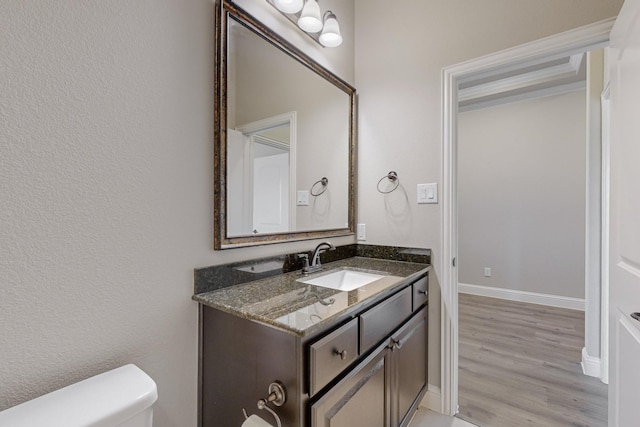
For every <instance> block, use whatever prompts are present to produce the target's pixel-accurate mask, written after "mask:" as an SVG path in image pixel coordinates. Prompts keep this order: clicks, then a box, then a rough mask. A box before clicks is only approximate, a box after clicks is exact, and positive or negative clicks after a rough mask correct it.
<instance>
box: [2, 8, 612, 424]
mask: <svg viewBox="0 0 640 427" xmlns="http://www.w3.org/2000/svg"><path fill="white" fill-rule="evenodd" d="M238 3H240V4H241V5H242V6H243V7H245V8H247V9H249V10H250V11H252V12H253V13H254V14H255V15H256V16H257V17H258V18H259V19H261V20H263V21H264V22H265V23H266V24H267V25H269V26H271V27H272V28H274V30H275V31H278V32H280V33H282V34H283V35H285V37H287V38H288V39H289V40H290V41H291V42H292V43H294V44H295V45H297V46H298V47H300V48H302V49H304V50H305V51H306V52H307V53H308V54H310V55H311V56H312V57H314V58H315V59H317V60H319V61H320V62H321V63H322V64H323V65H325V66H327V67H328V68H330V69H331V70H333V71H334V72H336V73H337V74H338V75H339V76H341V77H342V78H344V79H345V80H347V81H349V82H351V83H355V85H356V87H357V88H358V90H359V93H360V102H359V104H360V113H359V122H360V136H359V143H360V151H359V160H360V168H359V193H360V194H359V197H358V203H359V220H360V221H361V222H366V223H368V226H369V228H368V241H367V243H372V244H401V245H415V246H426V247H431V248H433V249H434V251H435V252H434V253H435V258H434V259H435V262H436V265H438V263H439V262H440V260H439V258H438V256H439V253H440V246H441V244H440V237H439V236H440V216H439V207H438V206H434V205H420V206H417V205H414V204H412V203H411V204H407V205H395V204H393V205H390V206H394V207H399V208H400V209H401V212H402V213H403V215H402V216H401V217H400V220H398V217H397V216H393V215H392V212H389V211H387V210H385V203H384V198H382V197H381V196H380V195H379V194H378V193H377V192H376V191H375V183H376V182H377V180H378V179H379V178H380V177H381V176H382V175H384V174H386V173H387V172H388V171H389V170H390V169H395V170H397V171H398V172H399V174H400V179H401V182H402V183H403V186H404V188H406V190H407V192H408V195H409V196H410V197H409V199H410V200H413V199H414V198H415V192H414V191H415V190H414V188H415V184H416V183H418V182H429V181H437V180H438V179H439V177H440V163H441V155H440V70H441V68H442V67H444V66H447V65H451V64H454V63H457V62H460V61H462V60H466V59H470V58H474V57H477V56H479V55H483V54H486V53H490V52H493V51H496V50H500V49H504V48H506V47H510V46H514V45H517V44H520V43H523V42H526V41H530V40H534V39H537V38H540V37H543V36H546V35H550V34H554V33H557V32H559V31H562V30H566V29H569V28H573V27H577V26H580V25H583V24H586V23H589V22H594V21H597V20H600V19H603V18H607V17H610V16H614V15H615V14H616V13H617V11H618V9H619V7H620V5H621V4H622V0H612V1H607V2H602V1H599V0H566V1H563V2H558V1H556V0H543V1H537V2H524V3H523V2H512V1H509V0H493V1H490V2H468V1H460V0H456V1H439V2H424V1H406V0H405V1H402V2H394V3H393V4H390V3H389V2H388V1H383V0H355V3H356V5H355V7H356V12H355V13H354V10H353V3H352V2H351V1H338V0H326V1H325V0H323V3H322V4H323V7H324V6H325V5H326V7H330V8H331V9H333V10H334V12H336V14H337V15H338V17H339V18H340V21H341V24H342V31H343V33H344V38H345V44H344V45H343V46H341V47H340V48H338V49H322V48H319V47H317V46H316V45H314V44H313V42H312V41H310V39H308V37H307V36H305V35H303V34H301V33H300V32H299V31H297V30H296V29H295V27H293V26H292V25H291V24H290V23H289V22H288V21H286V20H284V18H282V17H281V16H280V15H279V14H277V13H276V12H275V11H273V10H272V9H271V7H270V6H268V4H267V3H266V2H264V1H255V0H242V1H240V0H239V1H238ZM355 15H357V16H358V18H357V21H356V27H355V29H354V26H353V25H352V24H351V22H352V21H353V18H354V16H355ZM213 16H214V11H213V5H212V2H211V1H209V0H181V1H178V0H157V1H153V2H151V1H143V0H131V1H119V2H97V1H94V2H83V3H81V4H80V3H79V2H76V1H71V0H60V1H56V2H40V1H34V0H28V1H17V0H14V1H4V2H1V3H0V40H2V43H0V93H2V96H1V97H0V200H1V201H2V203H0V242H2V244H1V245H0V278H1V279H0V280H1V283H0V324H1V325H2V327H1V328H0V348H2V358H1V359H0V383H1V384H2V387H1V388H0V409H3V408H6V407H9V406H12V405H14V404H17V403H20V402H22V401H24V400H27V399H30V398H33V397H35V396H37V395H40V394H42V393H45V392H48V391H51V390H53V389H55V388H58V387H61V386H64V385H67V384H69V383H71V382H73V381H76V380H79V379H82V378H85V377H87V376H89V375H93V374H96V373H98V372H101V371H103V370H105V369H108V368H112V367H115V366H118V365H120V364H124V363H128V362H134V363H137V364H138V365H139V366H140V367H141V368H143V369H144V370H145V371H147V372H148V373H149V374H150V375H151V376H152V377H153V378H154V379H155V380H156V381H157V382H158V386H159V391H160V398H159V401H158V404H157V407H156V414H155V425H156V426H157V427H164V426H166V427H173V426H195V420H196V375H197V306H196V304H195V303H193V302H191V301H190V296H191V293H192V286H193V268H194V267H203V266H208V265H214V264H222V263H225V262H231V261H236V260H241V259H250V258H254V257H259V256H266V255H269V254H275V253H286V252H294V251H297V250H303V249H308V248H311V247H312V246H313V244H314V242H298V243H292V244H282V245H273V246H264V247H257V248H251V249H238V250H229V251H222V252H214V251H213V250H212V247H213V237H212V236H213V221H212V217H213V196H212V195H213V170H212V166H211V165H212V163H213V160H212V159H213V130H212V126H213V120H212V117H213V111H214V103H213V90H212V86H213V80H212V76H213V52H214V46H213V28H214V25H213ZM354 37H355V39H356V47H355V48H354V46H353V45H352V44H350V42H349V41H350V40H354ZM355 52H357V54H356V53H355ZM354 58H355V66H354ZM355 70H357V72H356V71H355ZM396 194H401V193H396ZM402 209H404V211H402ZM352 241H353V239H352V238H342V239H334V243H336V244H344V243H348V242H352ZM433 277H434V279H435V282H434V283H435V287H433V288H432V289H433V292H432V293H431V299H432V304H431V305H432V307H434V310H433V311H432V313H431V318H430V321H431V325H430V328H431V329H430V333H431V338H430V346H431V349H432V352H431V355H432V357H430V361H429V363H430V378H431V382H432V383H433V384H436V385H438V384H439V372H440V369H439V351H438V347H439V346H438V343H439V338H438V336H439V334H438V331H439V326H438V320H439V312H438V310H437V309H438V302H437V295H438V294H437V271H436V274H435V275H434V276H433Z"/></svg>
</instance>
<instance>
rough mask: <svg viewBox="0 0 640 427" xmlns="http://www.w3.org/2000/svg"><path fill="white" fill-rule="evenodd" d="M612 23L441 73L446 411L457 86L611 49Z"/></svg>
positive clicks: (451, 381)
mask: <svg viewBox="0 0 640 427" xmlns="http://www.w3.org/2000/svg"><path fill="white" fill-rule="evenodd" d="M612 24H613V20H607V21H602V22H599V23H596V24H593V25H589V26H586V27H582V28H578V29H576V30H572V31H569V32H566V33H562V34H559V35H557V36H552V37H548V38H545V39H542V40H539V41H536V42H533V43H529V44H527V45H523V46H520V47H517V48H513V49H509V50H507V51H503V52H499V53H497V54H493V55H489V56H486V57H483V58H479V59H477V60H473V61H469V62H466V63H463V64H460V65H457V66H453V67H448V68H446V69H444V70H443V161H444V163H443V199H442V209H443V211H442V230H443V235H442V242H443V257H442V264H441V272H442V280H441V283H442V308H441V313H442V318H441V327H442V331H441V334H442V335H441V336H442V342H441V345H442V361H443V363H442V372H441V373H442V377H441V378H442V381H441V390H442V399H443V400H442V409H443V412H444V413H445V414H448V415H454V414H455V413H456V412H457V408H458V329H459V328H458V326H459V325H458V310H459V307H458V303H459V301H458V269H457V259H456V258H457V256H458V205H457V186H458V182H457V179H458V169H457V168H458V151H457V150H458V146H457V138H458V128H457V126H458V122H457V120H458V103H459V100H460V99H459V87H460V84H461V83H464V82H465V80H468V79H470V78H478V77H481V76H483V75H486V74H487V73H491V72H495V70H496V69H499V68H501V67H505V66H507V65H508V66H510V67H515V68H518V67H521V68H522V67H529V66H535V65H536V64H540V63H541V62H542V61H547V60H549V59H553V58H555V59H558V58H562V57H566V56H571V55H573V54H577V53H580V52H586V51H589V50H592V49H596V48H601V47H604V46H606V45H607V44H608V40H609V32H610V30H611V26H612Z"/></svg>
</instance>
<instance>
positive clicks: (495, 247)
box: [458, 90, 587, 298]
mask: <svg viewBox="0 0 640 427" xmlns="http://www.w3.org/2000/svg"><path fill="white" fill-rule="evenodd" d="M586 103H587V101H586V92H585V90H580V91H577V92H571V93H566V94H562V95H555V96H549V97H545V98H537V99H531V100H527V101H522V102H515V103H509V104H504V105H500V106H496V107H492V108H485V109H481V110H474V111H468V112H465V113H461V114H460V115H459V116H458V203H459V205H458V208H459V214H458V227H459V239H458V240H459V241H458V245H459V250H458V254H459V257H458V258H459V272H458V274H459V281H460V282H461V283H470V284H474V285H483V286H491V287H496V288H501V289H511V290H517V291H526V292H536V293H541V294H547V295H557V296H565V297H572V298H584V295H585V282H584V276H585V275H584V267H585V262H584V254H585V252H584V245H585V187H586V171H585V169H586V168H585V165H586V146H587V142H586V139H587V137H586V111H587V109H586ZM484 267H491V268H492V275H491V277H484V270H483V268H484Z"/></svg>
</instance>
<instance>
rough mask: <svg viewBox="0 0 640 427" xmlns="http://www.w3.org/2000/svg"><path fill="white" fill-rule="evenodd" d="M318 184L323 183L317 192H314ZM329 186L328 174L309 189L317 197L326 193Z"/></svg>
mask: <svg viewBox="0 0 640 427" xmlns="http://www.w3.org/2000/svg"><path fill="white" fill-rule="evenodd" d="M318 184H321V185H322V187H320V188H319V189H318V190H317V191H316V192H314V191H313V189H314V188H316V186H317V185H318ZM328 186H329V180H328V179H327V177H326V176H323V177H322V179H319V180H318V181H316V182H315V183H314V184H313V185H312V186H311V190H309V193H311V195H312V196H314V197H317V196H319V195H321V194H322V193H324V192H325V191H327V187H328Z"/></svg>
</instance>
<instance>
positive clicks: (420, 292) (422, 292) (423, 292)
mask: <svg viewBox="0 0 640 427" xmlns="http://www.w3.org/2000/svg"><path fill="white" fill-rule="evenodd" d="M418 293H419V294H422V295H427V291H423V290H420V289H418Z"/></svg>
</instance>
